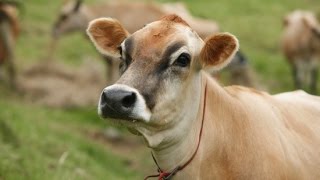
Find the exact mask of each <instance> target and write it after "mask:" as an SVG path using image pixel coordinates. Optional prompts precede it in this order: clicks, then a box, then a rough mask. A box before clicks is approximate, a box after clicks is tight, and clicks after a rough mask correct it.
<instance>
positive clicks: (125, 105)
mask: <svg viewBox="0 0 320 180" xmlns="http://www.w3.org/2000/svg"><path fill="white" fill-rule="evenodd" d="M98 113H99V115H100V116H101V117H103V118H111V119H121V120H143V121H149V119H150V116H151V113H150V111H149V109H148V108H147V106H146V103H145V100H144V98H143V96H141V95H140V93H139V92H138V91H137V90H136V89H134V88H131V87H129V86H126V85H122V84H115V85H112V86H109V87H107V88H105V89H104V90H103V91H102V93H101V96H100V101H99V105H98Z"/></svg>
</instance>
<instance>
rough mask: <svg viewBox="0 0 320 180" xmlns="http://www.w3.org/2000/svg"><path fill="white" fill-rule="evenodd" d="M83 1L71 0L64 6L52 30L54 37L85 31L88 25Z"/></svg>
mask: <svg viewBox="0 0 320 180" xmlns="http://www.w3.org/2000/svg"><path fill="white" fill-rule="evenodd" d="M82 4H83V0H69V1H66V3H65V4H64V5H63V6H62V8H61V10H60V14H59V15H58V18H57V20H56V21H55V23H54V25H53V28H52V36H53V37H55V38H57V37H59V36H61V35H63V34H67V33H71V32H74V31H76V30H79V29H85V28H86V26H87V23H88V19H87V17H85V16H84V13H81V11H82V10H83V5H82Z"/></svg>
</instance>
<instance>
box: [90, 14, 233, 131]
mask: <svg viewBox="0 0 320 180" xmlns="http://www.w3.org/2000/svg"><path fill="white" fill-rule="evenodd" d="M87 33H88V35H89V37H90V38H91V40H92V41H93V43H94V44H95V46H96V47H97V49H98V50H99V51H100V52H101V53H102V54H105V55H109V56H114V57H118V58H119V61H121V66H120V73H121V77H120V79H119V80H118V81H117V82H116V84H114V85H112V86H108V87H106V88H105V89H104V90H103V91H102V94H101V98H100V101H99V107H98V112H99V115H100V116H101V117H103V118H110V119H113V120H114V121H116V122H120V123H122V124H125V125H127V126H129V127H132V128H136V129H137V128H139V127H153V128H154V127H157V128H160V127H166V125H168V126H169V125H170V124H171V125H172V123H174V122H175V121H179V120H180V119H181V117H183V115H184V114H187V113H189V112H190V111H191V112H193V111H195V112H194V113H196V112H197V110H198V107H199V102H195V101H193V102H192V99H193V98H195V97H197V96H198V95H199V94H200V89H201V78H199V77H200V73H199V72H200V70H201V69H202V68H208V67H211V68H213V69H215V70H218V69H221V68H223V67H224V66H226V65H227V64H228V63H229V62H230V60H231V58H232V57H233V55H234V54H235V52H236V51H237V49H238V41H237V39H236V38H235V37H234V36H233V35H231V34H228V33H222V34H216V35H214V36H211V37H209V38H208V39H207V40H206V41H205V42H203V41H202V40H201V38H199V36H198V35H197V34H196V33H195V32H194V31H193V30H192V29H191V28H190V27H189V25H188V24H187V23H186V22H185V21H184V20H183V19H181V18H180V17H179V16H176V15H167V16H165V17H163V18H161V19H160V20H159V21H155V22H153V23H150V24H148V25H146V26H145V27H144V28H142V29H140V30H138V31H137V32H135V33H134V34H132V35H130V34H129V33H128V31H126V30H125V29H124V28H123V26H122V25H121V24H120V23H119V22H118V21H117V20H115V19H112V18H101V19H96V20H94V21H92V22H91V23H90V24H89V27H88V29H87ZM190 99H191V101H190V102H189V101H188V100H190ZM189 103H190V104H195V105H196V106H195V107H196V108H194V109H190V105H188V104H189ZM188 108H189V109H188ZM173 115H174V116H173ZM139 131H140V130H139Z"/></svg>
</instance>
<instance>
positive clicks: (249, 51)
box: [0, 0, 320, 180]
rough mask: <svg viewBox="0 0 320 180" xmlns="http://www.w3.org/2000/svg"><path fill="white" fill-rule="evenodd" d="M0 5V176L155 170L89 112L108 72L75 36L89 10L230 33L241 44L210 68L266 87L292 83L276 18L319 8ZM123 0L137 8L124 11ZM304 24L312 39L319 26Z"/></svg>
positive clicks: (145, 155) (234, 2) (253, 0)
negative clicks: (171, 16)
mask: <svg viewBox="0 0 320 180" xmlns="http://www.w3.org/2000/svg"><path fill="white" fill-rule="evenodd" d="M137 3H138V5H137ZM119 4H120V5H119ZM139 4H140V5H139ZM141 4H143V5H141ZM0 6H1V7H0V21H1V22H0V180H7V179H32V180H35V179H142V178H143V177H144V175H147V174H150V173H151V174H152V173H153V172H154V170H155V169H156V167H155V165H154V164H153V162H152V158H151V156H150V152H149V150H148V149H147V148H146V147H145V145H144V144H143V141H142V140H141V139H140V138H139V137H135V136H134V135H132V134H130V133H129V132H127V131H126V129H122V128H121V127H113V126H110V124H108V123H107V122H104V121H102V120H100V119H99V117H98V115H97V112H96V111H97V110H96V109H97V108H96V104H97V102H98V97H99V95H100V91H101V90H102V88H104V87H105V86H106V85H107V84H110V83H112V82H114V81H115V79H116V78H117V76H118V75H117V72H116V71H117V68H115V67H117V64H116V63H114V62H113V60H112V59H110V58H108V57H101V55H99V53H98V52H97V51H96V50H95V48H94V47H93V45H92V43H91V42H90V41H89V39H88V38H87V36H86V35H85V33H84V29H85V28H86V27H87V24H86V22H87V21H89V20H90V19H92V18H95V17H98V16H99V17H100V16H112V17H116V18H120V19H121V18H122V19H123V20H127V21H129V22H131V24H132V23H133V25H132V27H131V26H130V23H129V24H128V29H129V28H131V29H132V31H134V30H135V28H137V27H135V26H138V25H139V26H138V27H141V26H140V24H138V22H139V23H140V21H141V22H142V23H145V22H143V18H145V17H153V16H154V17H155V19H157V16H160V15H163V14H166V13H177V14H179V15H181V16H183V17H184V18H185V19H186V20H187V21H188V22H189V23H190V25H191V26H193V27H194V28H195V29H196V31H197V32H199V34H200V33H203V35H201V37H203V38H205V37H206V36H207V35H208V33H209V34H211V31H212V33H216V32H218V31H221V32H225V31H227V32H230V33H232V34H234V35H236V36H237V37H238V39H239V41H240V47H241V48H240V51H241V52H240V53H239V54H238V55H237V57H236V58H235V59H234V62H233V63H232V65H231V66H229V67H228V68H226V70H224V71H222V72H221V73H219V74H217V73H216V74H214V75H213V76H215V78H217V79H218V81H220V82H221V84H223V85H231V84H240V85H245V86H249V87H253V88H257V89H260V90H264V91H268V92H270V93H271V94H274V93H279V92H284V91H291V90H294V89H296V88H297V86H295V83H294V80H293V79H294V78H293V76H292V74H293V73H292V70H291V68H292V65H290V64H292V63H290V62H288V60H287V56H288V55H287V56H286V55H285V52H283V51H282V50H281V40H282V37H283V33H284V26H287V24H288V20H287V19H285V17H286V16H287V15H288V14H289V13H291V12H293V11H294V10H297V9H301V10H308V11H310V12H312V13H314V16H315V17H316V16H318V14H319V12H320V1H318V0H268V1H261V0H246V1H242V0H228V1H226V0H185V1H167V0H154V1H152V0H149V1H142V0H140V1H138V0H135V1H118V0H90V1H89V0H84V1H78V0H65V1H63V0H55V1H49V0H27V1H25V0H20V1H19V0H16V1H14V0H11V1H10V0H8V1H5V0H0ZM9 6H10V7H9ZM97 7H98V8H97ZM133 9H138V10H139V11H140V12H142V14H140V15H137V16H133V15H130V12H131V10H133ZM82 11H83V12H84V13H83V12H82ZM153 12H156V13H155V14H153V15H150V14H148V13H151V14H152V13H153ZM108 13H110V15H109V14H108ZM131 13H134V12H131ZM132 17H136V18H138V19H139V20H137V22H136V20H131V19H130V18H132ZM140 17H141V19H140ZM135 22H136V24H135ZM305 24H308V23H305ZM129 26H130V27H129ZM211 28H212V30H211ZM317 30H319V31H317ZM312 32H314V33H315V34H316V36H314V37H312V38H311V39H312V40H315V39H317V38H319V41H320V28H319V29H317V28H316V29H315V30H314V29H313V30H312ZM318 33H319V34H318ZM300 34H307V32H306V33H303V32H301V33H300ZM289 44H299V42H295V41H290V43H289ZM318 52H320V48H319V49H318ZM318 61H320V59H318ZM316 68H318V67H317V66H316ZM315 81H317V82H318V83H317V84H318V85H317V86H318V87H320V85H319V83H320V80H315ZM301 87H302V88H304V89H305V90H306V91H308V92H310V91H312V90H310V89H309V87H308V85H306V86H301ZM311 89H312V88H311ZM319 92H320V91H319V88H318V91H316V90H315V91H313V92H312V93H313V94H319Z"/></svg>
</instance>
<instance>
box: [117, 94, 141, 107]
mask: <svg viewBox="0 0 320 180" xmlns="http://www.w3.org/2000/svg"><path fill="white" fill-rule="evenodd" d="M136 99H137V97H136V94H135V93H134V92H132V93H131V94H130V95H127V96H125V97H124V98H123V99H122V101H121V103H122V106H123V107H125V108H131V107H132V106H133V105H134V103H135V102H136Z"/></svg>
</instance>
